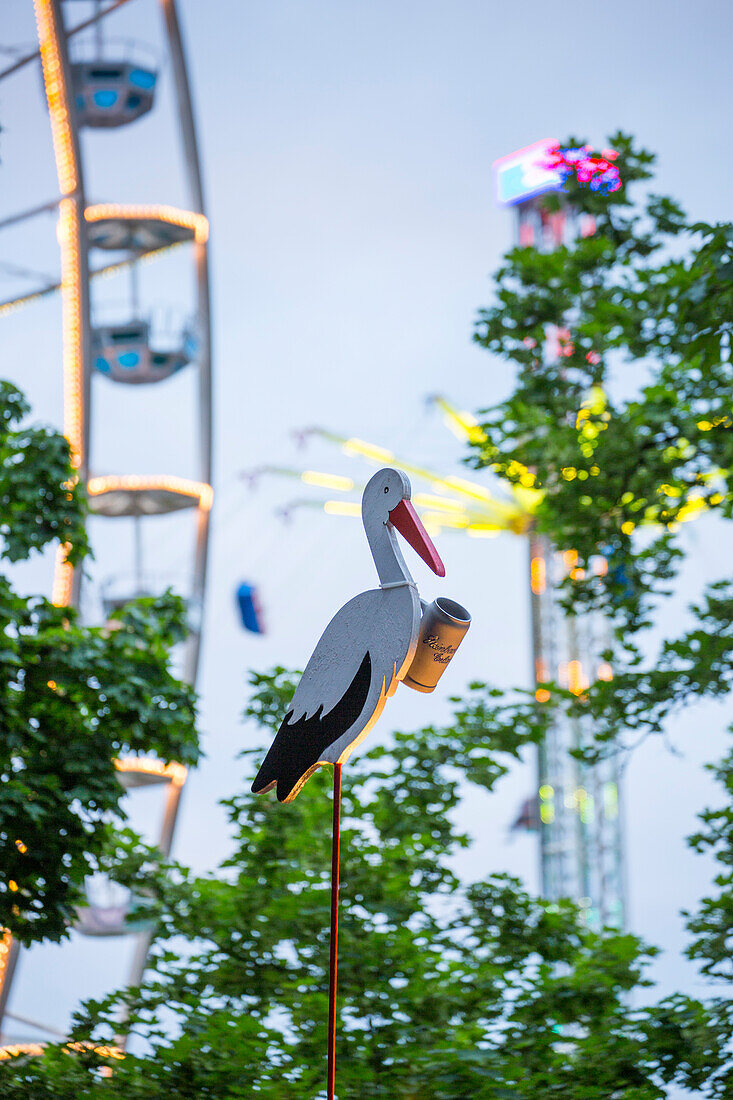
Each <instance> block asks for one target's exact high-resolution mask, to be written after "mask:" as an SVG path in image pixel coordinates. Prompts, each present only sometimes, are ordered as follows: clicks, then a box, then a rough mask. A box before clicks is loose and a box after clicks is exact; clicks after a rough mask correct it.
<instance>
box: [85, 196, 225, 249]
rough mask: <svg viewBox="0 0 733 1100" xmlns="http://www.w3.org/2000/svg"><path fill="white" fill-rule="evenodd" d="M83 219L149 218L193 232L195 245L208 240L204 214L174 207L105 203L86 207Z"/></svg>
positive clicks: (206, 219) (206, 222) (91, 220)
mask: <svg viewBox="0 0 733 1100" xmlns="http://www.w3.org/2000/svg"><path fill="white" fill-rule="evenodd" d="M84 217H85V219H86V221H88V222H100V221H106V220H107V218H121V219H123V220H126V221H138V220H142V219H144V218H150V219H153V220H156V221H161V222H167V223H168V224H169V225H179V226H181V227H182V228H183V229H191V230H193V234H194V240H195V241H196V243H197V244H205V243H206V241H207V240H208V239H209V221H208V218H206V217H205V215H204V214H196V213H194V212H193V211H192V210H179V209H178V208H177V207H175V206H158V205H145V206H128V205H126V204H121V203H116V202H105V203H98V204H97V205H96V206H88V207H87V208H86V210H85V211H84Z"/></svg>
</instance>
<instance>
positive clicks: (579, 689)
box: [568, 661, 588, 695]
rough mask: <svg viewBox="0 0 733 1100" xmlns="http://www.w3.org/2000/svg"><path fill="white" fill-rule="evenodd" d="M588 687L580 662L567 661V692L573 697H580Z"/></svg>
mask: <svg viewBox="0 0 733 1100" xmlns="http://www.w3.org/2000/svg"><path fill="white" fill-rule="evenodd" d="M587 687H588V681H587V680H586V678H585V675H584V673H583V666H582V664H581V663H580V661H568V691H572V693H573V695H582V694H583V692H584V691H585V689H586V688H587Z"/></svg>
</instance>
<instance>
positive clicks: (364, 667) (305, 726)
mask: <svg viewBox="0 0 733 1100" xmlns="http://www.w3.org/2000/svg"><path fill="white" fill-rule="evenodd" d="M371 678H372V659H371V657H370V656H369V652H368V651H367V653H365V655H364V660H363V661H362V662H361V665H360V666H359V670H358V672H357V673H356V676H355V677H354V679H353V680H352V681H351V684H350V685H349V687H348V688H347V690H346V691H345V692H344V695H343V696H342V698H341V699H339V701H338V703H337V704H336V706H335V707H333V709H332V710H330V711H329V712H328V714H323V715H322V714H321V712H322V710H323V708H322V707H319V708H318V710H317V711H316V712H315V714H313V715H311V717H310V718H306V717H305V716H303V717H302V718H299V719H298V721H297V722H293V723H292V724H291V723H290V718H291V716H292V713H293V712H292V710H289V711H288V713H287V714H286V715H285V718H284V719H283V723H282V725H281V726H280V729H279V730H278V731H277V734H276V735H275V740H274V741H273V742H272V745H271V746H270V750H269V752H268V754H267V756H266V757H265V759H264V761H263V763H262V767H261V768H260V770H259V771H258V773H257V776H256V778H255V781H254V783H253V784H252V791H253V793H254V794H260V793H261V792H262V791H269V790H270V788H271V787H274V785H275V784H276V783H277V797H278V801H280V802H292V800H293V799H294V798H295V796H296V794H297V793H298V791H299V790H300V788H301V787H302V786H303V784H304V783H305V781H306V780H307V779H308V777H309V776H310V775H311V773H312V772H313V771H314V770H315V768H316V767H317V765H318V761H319V760H320V758H321V755H322V754H323V752H324V751H325V750H326V749H327V748H328V746H329V745H332V744H333V743H334V741H338V739H339V737H340V736H341V735H342V734H343V733H346V731H347V730H348V729H349V728H350V727H351V726H353V725H354V723H355V722H356V720H357V718H358V717H359V715H360V714H361V712H362V710H363V709H364V704H365V703H366V701H367V696H368V694H369V685H370V683H371Z"/></svg>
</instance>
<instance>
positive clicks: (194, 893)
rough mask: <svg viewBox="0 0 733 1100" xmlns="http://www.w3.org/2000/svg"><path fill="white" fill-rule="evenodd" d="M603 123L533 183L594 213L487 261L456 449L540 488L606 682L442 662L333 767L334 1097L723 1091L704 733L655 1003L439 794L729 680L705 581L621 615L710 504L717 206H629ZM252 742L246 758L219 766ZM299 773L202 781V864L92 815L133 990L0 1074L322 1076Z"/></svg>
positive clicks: (656, 727) (726, 867)
mask: <svg viewBox="0 0 733 1100" xmlns="http://www.w3.org/2000/svg"><path fill="white" fill-rule="evenodd" d="M570 144H577V143H575V142H572V143H570ZM611 144H612V145H613V146H614V148H615V149H616V150H617V152H618V159H617V161H616V164H617V165H618V168H619V171H620V176H621V180H622V182H623V186H622V187H621V189H620V190H618V191H616V192H615V193H612V194H610V195H601V194H599V193H598V192H594V191H593V190H591V189H590V188H589V187H588V186H586V185H585V184H583V182H582V181H579V180H578V179H577V178H575V177H571V178H569V179H568V181H567V184H566V192H565V197H564V198H563V199H562V200H560V199H559V198H558V196H553V195H551V196H548V197H547V198H546V199H545V200H544V201H545V202H546V203H547V204H548V206H549V207H550V208H552V207H553V206H554V207H555V208H556V207H557V205H558V204H559V202H560V201H564V202H570V203H571V204H572V206H573V207H574V209H575V211H576V212H577V213H578V214H579V215H583V216H585V217H586V218H588V217H591V218H593V219H594V228H595V231H594V232H593V233H592V234H590V235H588V236H586V237H582V238H581V239H579V240H578V241H577V242H576V243H574V244H573V245H572V246H569V247H567V248H562V249H560V250H558V251H556V252H553V253H548V254H544V253H541V252H538V251H536V250H535V249H531V248H519V249H513V250H512V251H510V252H509V253H508V255H507V257H506V258H505V261H504V263H503V265H502V267H501V269H500V271H499V272H498V275H497V282H496V298H495V302H494V304H493V305H492V306H490V307H489V308H487V309H486V310H483V311H482V312H481V315H480V318H479V323H478V328H477V333H476V335H477V339H478V341H479V343H481V344H483V345H484V346H485V347H487V348H488V349H489V350H490V351H492V352H493V353H494V354H495V355H498V356H501V357H503V358H504V359H506V360H508V361H509V362H510V363H512V364H514V365H515V366H516V367H517V370H518V376H517V382H516V386H515V387H514V389H513V391H512V393H511V394H510V395H509V397H508V398H507V399H506V400H505V401H503V402H502V403H501V404H500V405H499V406H496V407H494V408H492V409H489V410H485V411H484V413H483V420H484V428H485V433H486V439H485V441H483V442H480V443H479V442H477V443H476V444H475V446H474V450H473V453H472V457H471V461H472V462H473V463H474V465H477V466H481V467H489V468H491V469H493V470H495V471H497V472H499V473H500V474H501V475H502V476H504V477H506V478H508V479H509V480H510V481H512V482H513V483H515V484H517V485H519V486H521V487H522V488H523V489H532V488H534V489H539V490H541V494H542V496H541V500H540V503H539V507H538V511H537V525H538V528H539V529H540V531H542V532H544V533H545V534H547V535H548V536H549V537H550V539H551V540H552V542H553V543H554V544H555V545H556V546H558V547H561V548H570V547H573V548H575V549H576V550H577V552H578V554H579V563H578V564H579V569H578V570H576V571H575V572H574V576H573V577H571V578H569V580H568V582H567V586H566V593H565V596H566V604H567V607H568V610H569V611H571V612H575V613H576V614H578V613H582V612H583V611H584V610H585V609H587V608H589V607H594V608H599V609H603V610H605V611H606V612H607V613H608V615H609V617H610V618H612V619H613V620H614V622H615V624H616V627H617V631H616V642H615V645H614V646H613V652H610V651H609V653H608V657H609V658H612V659H613V661H614V679H613V681H611V682H604V681H602V682H599V683H597V684H594V685H591V686H590V687H589V688H588V689H587V691H585V692H583V693H582V694H581V695H579V696H576V695H573V694H571V693H570V692H568V691H563V690H561V689H560V688H559V686H558V685H556V684H550V685H548V693H549V699H548V701H547V702H546V703H543V704H539V703H537V702H536V701H535V699H534V697H533V696H532V695H531V694H530V693H528V692H521V691H514V692H509V693H503V692H499V691H495V690H492V689H490V688H487V687H486V686H484V685H478V684H476V685H471V687H470V689H469V694H468V696H467V698H466V699H464V700H454V703H455V712H454V716H453V719H452V721H451V722H450V723H449V724H448V725H446V726H445V727H442V728H438V727H432V726H431V727H428V728H426V729H422V730H418V731H416V732H414V733H410V734H403V733H397V734H395V735H394V737H393V739H392V741H391V743H390V745H389V746H388V747H387V748H372V749H371V751H369V752H366V753H362V754H360V755H359V758H358V760H357V761H356V762H354V763H353V764H350V766H349V768H348V769H347V771H346V773H345V785H344V794H343V812H344V830H343V847H342V851H343V866H342V884H343V885H342V901H341V922H340V927H341V939H340V966H339V987H340V1000H339V1006H340V1018H341V1030H340V1033H339V1039H338V1078H337V1080H338V1089H337V1093H338V1095H339V1096H340V1097H342V1098H343V1100H346V1098H353V1100H362V1098H366V1097H370V1096H384V1097H390V1098H404V1100H408V1098H409V1100H458V1098H461V1097H472V1098H474V1097H475V1098H477V1100H483V1098H486V1100H554V1098H556V1097H563V1098H565V1097H568V1098H570V1100H658V1098H659V1100H662V1098H665V1097H667V1096H669V1095H670V1094H671V1093H672V1091H673V1090H676V1089H678V1088H683V1089H686V1090H688V1091H689V1092H690V1093H692V1094H694V1095H696V1096H701V1097H709V1098H715V1100H723V1098H727V1097H730V1096H731V1095H733V1000H732V999H731V997H730V985H729V983H730V980H731V977H732V976H733V975H732V974H731V964H730V935H731V927H733V857H732V856H731V851H733V810H732V809H731V806H733V756H731V755H728V756H727V757H726V759H725V760H724V761H723V762H722V763H721V764H720V765H718V766H717V767H716V769H715V770H716V776H717V778H718V780H719V782H720V786H721V788H722V790H723V791H724V793H725V801H724V803H723V805H722V807H721V808H718V809H710V810H706V811H705V812H703V813H702V815H701V818H700V825H699V830H698V832H697V833H696V835H695V836H694V837H692V838H691V843H692V844H693V846H694V847H695V848H697V849H699V850H701V851H706V852H708V853H710V854H712V855H713V856H714V858H715V859H716V860H717V864H718V868H719V873H718V874H717V876H716V878H715V881H714V883H713V885H712V887H711V891H710V896H709V897H706V898H704V899H703V901H702V903H701V905H700V907H699V910H698V911H697V912H696V913H692V914H689V915H688V928H689V932H690V941H689V947H688V954H689V956H690V957H691V958H692V959H693V960H695V961H696V962H697V963H698V964H699V965H700V968H701V971H702V972H703V973H704V974H705V975H706V976H707V979H708V980H709V982H710V986H709V996H708V997H707V998H706V999H705V1000H695V999H693V998H690V997H688V996H684V995H682V994H678V995H675V996H671V997H668V998H666V999H664V1000H662V1001H658V1000H656V999H655V997H654V993H653V990H652V988H651V987H650V986H649V983H648V978H647V976H646V974H647V966H648V962H649V960H650V958H651V957H652V956H653V954H654V950H653V949H652V948H649V947H647V946H645V945H644V944H643V943H641V942H640V941H639V940H638V939H637V938H636V937H634V936H632V935H628V934H624V933H620V932H618V931H614V930H609V929H607V930H604V931H603V932H601V933H596V932H594V931H592V930H590V929H589V928H588V927H587V926H586V925H585V924H584V923H583V920H582V917H581V915H580V914H579V913H578V912H577V911H576V910H575V908H574V907H573V906H572V905H571V904H570V903H569V902H561V903H557V904H552V903H549V902H547V901H543V900H541V899H537V898H532V897H530V896H529V895H528V894H527V893H526V892H525V891H523V890H522V889H521V887H520V885H519V883H517V882H516V881H515V880H513V879H511V878H509V877H506V876H491V877H488V878H483V877H481V876H480V875H479V876H477V878H476V880H475V881H471V882H466V881H463V880H461V879H459V877H458V876H457V874H456V872H455V857H456V856H457V854H458V853H459V852H460V851H461V850H462V849H465V848H466V847H467V846H468V845H469V844H470V843H471V838H470V837H468V836H467V835H466V834H465V832H464V831H463V829H462V828H461V826H460V820H461V802H462V799H463V797H465V796H466V795H469V794H470V797H471V798H472V799H473V800H474V802H475V800H476V799H477V798H481V797H485V796H487V795H488V794H489V793H490V792H491V790H492V789H493V787H494V785H495V784H496V782H497V781H498V780H499V779H500V778H501V776H502V775H503V774H504V772H505V771H506V769H507V767H508V766H509V764H510V763H511V762H512V761H513V760H514V759H516V758H517V757H518V756H519V755H520V754H521V752H522V750H523V749H524V748H525V747H526V746H529V745H532V744H533V743H536V742H537V741H538V740H539V739H540V738H541V737H542V735H543V733H544V730H545V729H546V724H547V722H548V721H551V720H552V718H553V715H554V713H555V712H556V711H557V710H558V709H562V710H565V711H567V712H569V713H570V715H571V716H572V717H574V718H582V719H583V720H584V727H586V728H589V729H591V730H592V731H593V740H592V742H591V743H589V744H588V745H587V746H586V747H585V749H584V753H585V754H586V755H588V756H589V757H591V758H592V757H593V756H594V755H596V754H598V753H601V752H608V751H619V746H620V745H621V743H622V734H624V735H625V736H630V737H631V738H632V739H638V738H641V737H644V736H646V735H648V734H656V733H659V732H660V731H662V730H663V729H664V727H665V723H666V722H667V720H668V718H669V716H670V714H671V713H672V712H673V711H674V710H675V709H676V708H679V707H681V706H686V705H690V704H691V703H694V702H695V701H696V700H698V699H701V698H710V699H720V698H723V697H725V696H726V695H727V694H728V693H729V691H730V687H731V675H732V673H733V633H732V632H731V621H733V592H732V591H731V587H730V584H729V583H727V582H726V581H721V582H719V583H716V584H712V585H710V586H708V588H707V590H706V591H705V592H702V593H701V594H700V596H699V598H698V600H697V602H696V605H695V607H693V608H692V609H691V613H690V618H689V622H688V623H687V624H686V625H685V627H684V630H683V631H682V632H681V633H680V634H679V635H678V636H674V637H668V638H667V639H662V641H661V642H659V643H658V644H657V649H656V650H655V651H654V652H653V653H651V646H650V644H649V642H648V641H646V639H645V636H644V628H645V627H647V626H648V625H649V624H650V623H651V622H652V621H653V617H654V614H655V609H656V606H657V601H659V600H660V599H661V598H662V597H663V595H664V593H665V592H666V591H667V590H668V589H669V586H670V584H671V582H672V581H673V579H674V575H675V571H676V568H677V566H678V563H679V559H680V556H681V553H682V550H681V545H680V540H679V535H678V532H679V525H680V523H681V522H682V521H683V520H685V519H686V518H688V517H689V516H691V515H693V514H695V513H696V512H701V511H703V510H705V511H711V510H717V511H718V512H719V513H720V515H722V516H730V514H731V491H730V474H729V471H730V470H731V468H733V443H732V437H733V433H731V426H732V424H731V415H732V412H731V398H730V393H731V382H732V381H733V378H732V377H731V366H730V360H729V355H728V346H729V340H730V325H731V317H733V312H732V311H731V305H732V304H733V303H732V302H731V287H732V285H733V283H732V281H731V280H732V277H733V258H732V256H733V231H732V230H731V227H730V226H707V225H702V224H690V223H689V222H688V221H687V219H686V218H685V216H684V214H683V213H682V211H681V210H680V209H679V207H678V206H677V204H676V203H674V202H673V201H672V200H671V199H669V198H663V197H659V196H654V195H650V196H648V197H647V199H646V200H645V201H644V202H643V203H642V204H641V205H634V203H635V202H636V201H637V196H636V195H635V194H634V185H643V184H645V182H646V181H647V180H649V179H650V178H651V171H652V166H653V158H652V157H651V156H650V155H649V154H648V153H646V152H644V151H643V150H639V149H638V148H636V147H635V145H634V143H633V142H632V140H631V139H630V138H628V137H627V136H625V135H621V134H619V135H615V136H614V137H613V138H612V139H611ZM586 224H588V223H586ZM553 332H554V333H555V334H556V336H558V342H559V345H560V348H561V351H562V354H561V355H560V356H559V357H555V358H553V359H550V357H549V356H546V355H545V354H544V352H543V350H542V349H543V345H544V344H545V342H546V339H547V337H548V335H551V334H552V333H553ZM558 333H559V335H558ZM619 395H620V396H619ZM599 553H603V554H604V555H606V557H607V559H608V561H609V570H608V573H607V574H606V576H605V577H602V578H599V577H598V576H597V574H596V573H594V572H593V570H590V569H588V564H589V562H590V559H591V558H592V557H594V556H595V555H598V554H599ZM583 569H585V575H584V576H583V572H582V571H583ZM292 690H293V680H292V677H291V676H290V675H289V674H288V673H286V672H285V671H284V670H283V669H276V670H275V671H274V672H273V673H272V674H271V675H268V676H254V677H253V692H252V697H251V701H250V705H249V716H250V718H251V719H253V720H255V721H256V722H257V723H258V724H259V726H260V727H261V729H262V731H263V738H262V740H263V741H267V740H268V738H269V737H270V736H271V735H272V732H273V731H274V729H275V728H277V725H278V724H279V721H280V719H281V716H282V714H283V713H284V712H285V710H286V709H287V704H288V701H289V698H290V695H291V693H292ZM259 755H260V754H259V753H257V754H255V759H259ZM254 768H255V762H254V760H249V762H248V766H247V772H248V774H249V775H251V774H253V772H254ZM408 779H409V781H408ZM328 786H329V776H328V775H327V774H326V773H323V772H322V773H320V774H318V775H316V776H314V778H313V779H312V780H311V781H310V782H309V784H308V785H307V787H306V788H305V789H304V791H303V792H302V793H301V794H300V795H299V797H298V798H297V799H296V801H295V802H293V803H291V804H289V805H285V806H281V805H279V804H277V803H276V802H275V801H274V798H273V797H272V796H259V797H257V798H255V797H253V796H251V795H250V794H249V793H245V794H239V795H237V796H235V797H234V798H232V799H230V800H229V801H228V802H227V803H225V805H226V806H227V809H228V813H229V817H230V821H231V825H232V830H233V841H234V843H233V850H232V852H231V855H230V856H229V858H228V859H227V860H226V861H225V862H224V863H223V864H222V866H221V867H220V868H219V870H218V872H217V873H212V874H210V875H205V876H202V877H196V876H193V875H191V874H190V873H189V872H188V871H187V870H186V869H185V868H183V867H180V866H177V865H171V866H170V867H168V868H167V870H166V872H165V873H162V872H161V869H160V867H159V865H158V864H157V863H156V858H155V853H153V852H150V851H148V850H145V849H143V848H141V847H140V846H139V845H137V844H136V843H135V842H134V840H132V841H130V843H129V844H127V845H125V843H124V842H123V840H122V839H118V849H117V852H116V853H115V857H114V858H115V859H116V865H117V872H116V877H118V878H119V879H120V880H121V881H128V882H131V883H132V882H136V883H137V885H138V886H140V885H142V886H143V887H144V888H147V889H148V890H149V892H150V898H151V907H152V908H151V912H153V913H154V914H155V917H156V920H157V922H158V927H159V939H158V941H157V946H156V949H155V960H154V967H153V969H152V971H151V972H150V974H149V976H148V978H147V980H146V982H145V984H144V985H143V987H142V988H141V989H139V990H129V991H127V992H122V993H118V994H115V995H112V996H110V997H109V998H106V999H105V1000H103V1001H101V1002H98V1003H90V1004H89V1005H87V1006H85V1008H84V1009H82V1010H81V1011H80V1012H79V1014H78V1016H77V1018H76V1021H75V1026H74V1035H73V1039H74V1041H76V1042H77V1043H82V1042H86V1041H88V1040H95V1041H97V1042H99V1041H102V1042H109V1041H111V1040H112V1038H113V1037H114V1036H115V1035H116V1034H117V1032H118V1031H119V1026H120V1025H119V1022H118V1021H119V1007H120V1004H124V1005H125V1006H126V1009H127V1012H128V1025H127V1026H128V1028H129V1029H130V1030H131V1032H132V1034H133V1035H134V1036H135V1037H136V1042H137V1044H138V1046H137V1047H136V1046H135V1045H134V1044H133V1046H132V1049H137V1050H138V1051H139V1053H137V1054H128V1055H127V1056H126V1057H125V1058H124V1060H122V1061H120V1060H114V1059H112V1058H110V1057H109V1056H107V1055H105V1054H104V1053H103V1052H102V1053H100V1052H99V1051H97V1052H94V1051H91V1050H89V1049H83V1050H78V1049H77V1050H76V1051H75V1052H74V1053H73V1055H72V1054H71V1053H70V1052H69V1050H68V1048H67V1047H65V1046H63V1045H60V1046H51V1047H49V1048H48V1050H47V1051H46V1053H45V1054H44V1055H43V1057H40V1058H28V1057H20V1058H18V1059H15V1060H13V1061H12V1062H11V1063H7V1064H5V1065H0V1091H1V1092H2V1095H3V1096H4V1097H5V1096H7V1097H9V1098H10V1100H13V1098H15V1097H18V1098H20V1097H26V1096H33V1097H39V1098H42V1097H46V1096H48V1097H55V1098H59V1100H66V1098H68V1100H71V1098H72V1097H73V1098H74V1100H77V1098H84V1097H87V1096H91V1095H92V1094H93V1090H94V1095H95V1096H96V1095H97V1094H98V1093H99V1094H101V1095H105V1094H106V1095H108V1096H110V1097H120V1098H125V1100H138V1098H139V1100H142V1098H145V1100H155V1098H156V1097H160V1098H161V1100H162V1098H163V1097H183V1098H185V1097H191V1098H194V1097H195V1098H204V1097H212V1098H213V1097H216V1098H217V1100H227V1098H234V1097H245V1096H246V1097H249V1096H253V1095H255V1096H256V1095H262V1096H267V1097H272V1098H290V1097H293V1096H303V1097H306V1096H308V1097H316V1096H319V1097H322V1096H323V1095H324V1094H325V1090H324V1087H323V1083H324V1076H325V1041H326V1019H327V984H328V917H329V880H330V823H331V822H330V813H331V806H330V799H329V798H328ZM141 1041H142V1042H143V1048H141V1046H140V1043H141ZM145 1043H147V1048H144V1044H145ZM146 1049H147V1053H146ZM109 1069H111V1070H112V1074H111V1076H106V1077H101V1076H100V1074H101V1072H102V1071H105V1072H106V1071H108V1070H109Z"/></svg>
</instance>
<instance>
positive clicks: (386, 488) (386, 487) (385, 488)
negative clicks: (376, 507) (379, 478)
mask: <svg viewBox="0 0 733 1100" xmlns="http://www.w3.org/2000/svg"><path fill="white" fill-rule="evenodd" d="M384 491H385V493H388V492H389V485H385V486H384Z"/></svg>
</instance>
